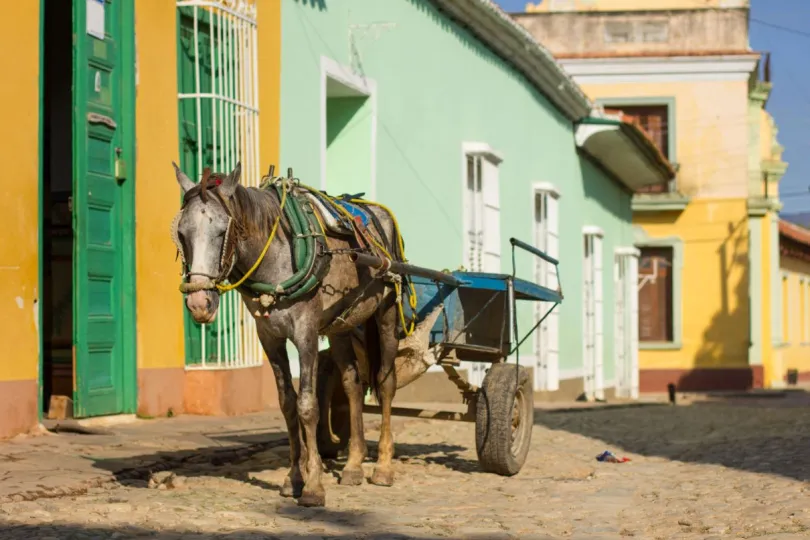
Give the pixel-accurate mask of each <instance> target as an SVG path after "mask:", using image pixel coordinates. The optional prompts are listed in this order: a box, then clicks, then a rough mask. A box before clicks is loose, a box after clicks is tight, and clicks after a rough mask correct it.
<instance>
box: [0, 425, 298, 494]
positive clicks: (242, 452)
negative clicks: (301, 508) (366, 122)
mask: <svg viewBox="0 0 810 540" xmlns="http://www.w3.org/2000/svg"><path fill="white" fill-rule="evenodd" d="M287 444H289V440H288V439H287V437H286V435H285V436H284V437H283V438H281V439H279V440H275V441H267V442H262V443H254V444H250V445H245V446H238V447H225V448H218V447H202V448H199V449H198V450H196V451H195V450H188V451H186V452H187V453H188V454H189V455H186V456H183V457H172V456H165V457H160V456H159V457H158V458H157V460H156V461H155V462H153V463H149V464H147V465H142V466H139V467H132V468H128V469H121V470H118V471H110V472H107V473H106V474H99V475H98V476H96V477H94V478H91V479H89V480H84V481H82V482H79V483H77V484H74V485H66V486H58V487H52V488H46V489H40V490H28V491H20V492H17V493H12V494H10V495H3V496H0V504H6V503H10V502H23V501H35V500H38V499H56V498H59V497H71V496H77V495H84V494H86V493H87V492H88V491H89V490H91V489H93V488H99V487H104V486H107V485H110V484H119V485H120V484H121V482H122V481H125V480H148V479H149V477H150V476H151V475H152V474H153V473H156V472H162V471H167V470H171V469H175V468H178V467H181V466H182V465H184V464H186V463H201V462H208V463H212V464H214V465H217V466H219V465H225V464H231V463H234V462H237V461H239V460H243V459H246V458H248V457H250V456H253V455H255V454H258V453H259V452H263V451H265V450H270V449H272V448H277V447H280V446H286V445H287Z"/></svg>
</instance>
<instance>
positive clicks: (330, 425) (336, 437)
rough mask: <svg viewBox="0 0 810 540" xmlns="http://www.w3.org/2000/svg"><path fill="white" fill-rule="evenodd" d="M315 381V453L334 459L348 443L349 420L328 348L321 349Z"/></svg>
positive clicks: (340, 382) (347, 407)
mask: <svg viewBox="0 0 810 540" xmlns="http://www.w3.org/2000/svg"><path fill="white" fill-rule="evenodd" d="M324 353H327V354H324ZM317 384H318V386H317V388H318V408H319V409H320V418H319V420H318V453H320V455H321V459H335V458H337V457H338V454H340V453H341V452H342V451H343V450H345V449H346V448H348V446H349V434H350V432H351V424H350V415H349V399H348V398H347V397H346V392H345V391H344V390H343V382H342V381H341V377H340V371H339V370H338V368H337V366H336V365H335V363H334V362H332V359H331V358H330V356H329V354H328V351H321V358H320V361H319V362H318V383H317Z"/></svg>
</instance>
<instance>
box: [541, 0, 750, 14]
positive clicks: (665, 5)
mask: <svg viewBox="0 0 810 540" xmlns="http://www.w3.org/2000/svg"><path fill="white" fill-rule="evenodd" d="M724 7H726V8H732V7H749V0H542V1H540V2H529V3H527V4H526V11H527V12H543V11H558V10H559V11H569V10H572V9H573V10H575V11H633V10H645V11H656V10H675V9H700V8H712V9H717V8H724Z"/></svg>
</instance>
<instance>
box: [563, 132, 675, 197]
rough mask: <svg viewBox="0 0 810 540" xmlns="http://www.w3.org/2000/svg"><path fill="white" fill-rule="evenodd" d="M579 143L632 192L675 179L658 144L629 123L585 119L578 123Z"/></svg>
mask: <svg viewBox="0 0 810 540" xmlns="http://www.w3.org/2000/svg"><path fill="white" fill-rule="evenodd" d="M576 142H577V147H578V148H580V149H581V150H583V151H584V152H586V153H587V154H588V155H590V156H591V157H592V158H593V159H595V160H596V161H598V162H599V163H600V164H601V165H602V166H603V167H604V168H605V169H607V170H608V171H610V172H611V173H612V174H613V175H614V176H615V177H616V179H618V180H619V181H620V182H621V183H622V184H624V185H625V186H627V188H628V189H630V190H632V191H635V190H637V189H639V188H643V187H646V186H651V185H655V184H662V183H666V182H669V181H670V180H672V179H673V178H675V170H674V168H673V167H672V164H671V163H670V162H669V161H668V160H667V159H666V158H665V157H664V156H663V154H661V152H660V151H659V150H658V148H657V147H656V146H655V144H653V142H652V141H651V140H650V139H648V138H647V137H646V136H645V135H644V133H643V132H642V131H641V130H640V129H639V128H637V127H636V126H634V125H632V124H628V123H627V122H622V121H621V120H613V119H609V118H593V117H588V118H585V119H583V120H581V121H580V122H578V123H577V128H576Z"/></svg>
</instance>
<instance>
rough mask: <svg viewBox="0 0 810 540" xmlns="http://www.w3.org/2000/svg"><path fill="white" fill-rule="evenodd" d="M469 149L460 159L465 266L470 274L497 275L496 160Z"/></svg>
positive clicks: (498, 213) (478, 149)
mask: <svg viewBox="0 0 810 540" xmlns="http://www.w3.org/2000/svg"><path fill="white" fill-rule="evenodd" d="M469 146H470V149H468V150H467V151H466V152H465V158H464V159H465V175H466V178H465V192H464V196H465V200H464V221H465V230H466V235H465V239H464V240H465V241H464V244H465V249H464V260H465V266H466V267H467V269H468V270H470V271H473V272H500V271H501V210H500V203H499V201H500V194H499V191H500V187H499V185H498V164H499V163H500V158H499V157H498V156H497V155H496V154H495V153H494V152H492V151H491V150H489V147H488V146H486V145H481V144H477V143H476V144H471V145H469Z"/></svg>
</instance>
